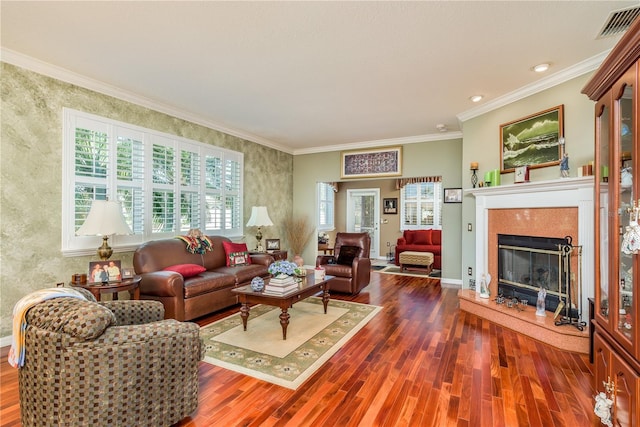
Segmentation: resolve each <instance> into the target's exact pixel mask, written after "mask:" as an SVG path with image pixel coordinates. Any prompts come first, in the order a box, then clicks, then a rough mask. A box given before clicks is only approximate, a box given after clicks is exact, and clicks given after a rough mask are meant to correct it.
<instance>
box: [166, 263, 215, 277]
mask: <svg viewBox="0 0 640 427" xmlns="http://www.w3.org/2000/svg"><path fill="white" fill-rule="evenodd" d="M162 270H163V271H174V272H176V273H180V274H182V277H184V278H185V279H187V278H189V277H193V276H197V275H198V274H200V273H204V272H205V271H207V269H206V268H204V267H203V266H201V265H198V264H176V265H170V266H169V267H166V268H163V269H162Z"/></svg>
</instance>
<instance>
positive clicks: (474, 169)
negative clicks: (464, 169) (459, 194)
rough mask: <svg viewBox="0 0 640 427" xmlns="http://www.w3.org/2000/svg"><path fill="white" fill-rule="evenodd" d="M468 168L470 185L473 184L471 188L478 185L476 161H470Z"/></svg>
mask: <svg viewBox="0 0 640 427" xmlns="http://www.w3.org/2000/svg"><path fill="white" fill-rule="evenodd" d="M469 169H471V172H472V173H471V185H472V186H473V188H476V185H478V174H477V172H478V162H471V166H470V167H469Z"/></svg>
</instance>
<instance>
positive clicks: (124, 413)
mask: <svg viewBox="0 0 640 427" xmlns="http://www.w3.org/2000/svg"><path fill="white" fill-rule="evenodd" d="M84 294H86V299H78V298H69V297H59V298H53V299H49V300H45V301H42V302H39V303H37V304H35V305H34V306H33V307H31V308H30V309H29V310H28V311H27V312H26V317H25V320H26V325H27V326H26V330H25V336H24V364H23V366H22V367H21V368H20V369H19V374H18V376H19V387H20V411H21V418H22V425H23V426H60V425H64V426H72V425H73V426H76V425H83V426H84V425H86V426H169V425H171V424H174V423H176V422H178V421H179V420H181V419H182V418H184V417H186V416H188V415H189V414H191V413H192V412H193V411H194V410H195V409H196V407H197V405H198V362H199V361H200V360H201V358H202V346H201V340H200V337H199V327H198V325H196V324H194V323H184V322H179V321H177V320H173V319H170V320H163V317H164V308H163V306H162V304H161V303H159V302H157V301H126V300H125V301H106V302H101V303H98V302H96V301H95V299H94V298H93V296H92V295H90V294H89V293H88V292H85V293H84Z"/></svg>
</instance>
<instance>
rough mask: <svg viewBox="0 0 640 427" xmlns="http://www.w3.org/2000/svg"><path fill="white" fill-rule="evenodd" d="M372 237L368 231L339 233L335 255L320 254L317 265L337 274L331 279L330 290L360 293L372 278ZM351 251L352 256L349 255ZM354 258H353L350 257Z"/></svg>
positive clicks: (327, 271) (329, 273)
mask: <svg viewBox="0 0 640 427" xmlns="http://www.w3.org/2000/svg"><path fill="white" fill-rule="evenodd" d="M370 248H371V237H370V236H369V234H368V233H342V232H341V233H337V234H336V243H335V246H334V255H319V256H318V257H317V259H316V266H321V267H322V268H324V269H325V271H326V274H327V275H331V276H335V277H334V278H333V279H331V280H330V281H329V290H330V291H332V292H342V293H347V294H351V295H355V294H357V293H359V292H360V291H361V290H362V289H363V288H364V287H365V286H367V285H368V284H369V281H370V279H371V260H370V259H369V252H370ZM348 251H350V252H351V254H350V255H353V257H352V256H347V252H348ZM350 258H352V260H351V259H350Z"/></svg>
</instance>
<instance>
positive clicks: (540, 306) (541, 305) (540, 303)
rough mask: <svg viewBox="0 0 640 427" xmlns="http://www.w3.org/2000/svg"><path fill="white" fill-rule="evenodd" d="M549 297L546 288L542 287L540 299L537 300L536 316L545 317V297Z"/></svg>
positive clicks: (539, 293)
mask: <svg viewBox="0 0 640 427" xmlns="http://www.w3.org/2000/svg"><path fill="white" fill-rule="evenodd" d="M546 297H547V291H546V289H544V288H540V290H539V291H538V300H537V301H536V316H541V317H545V316H546V315H547V312H546V311H545V302H544V300H545V298H546Z"/></svg>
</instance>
